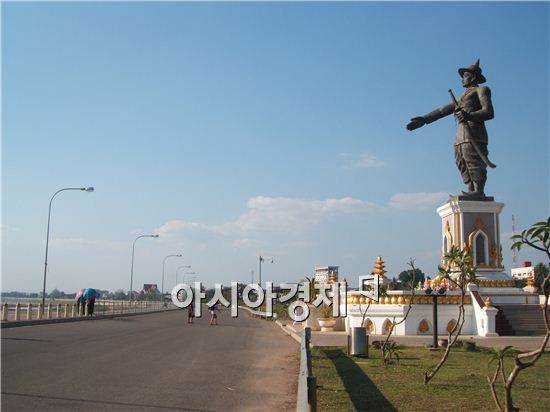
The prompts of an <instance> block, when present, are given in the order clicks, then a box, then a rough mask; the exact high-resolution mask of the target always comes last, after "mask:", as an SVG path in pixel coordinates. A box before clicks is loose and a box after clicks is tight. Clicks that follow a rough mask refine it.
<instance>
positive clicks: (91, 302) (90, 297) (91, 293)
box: [82, 288, 99, 316]
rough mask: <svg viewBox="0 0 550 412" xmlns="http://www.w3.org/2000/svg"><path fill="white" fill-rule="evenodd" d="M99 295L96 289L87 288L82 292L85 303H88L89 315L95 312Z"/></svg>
mask: <svg viewBox="0 0 550 412" xmlns="http://www.w3.org/2000/svg"><path fill="white" fill-rule="evenodd" d="M96 297H99V293H97V292H96V290H95V289H92V288H87V289H86V290H85V291H84V293H83V294H82V298H84V300H85V304H86V305H88V315H89V316H92V315H93V314H94V306H95V299H96Z"/></svg>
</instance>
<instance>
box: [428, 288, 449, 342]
mask: <svg viewBox="0 0 550 412" xmlns="http://www.w3.org/2000/svg"><path fill="white" fill-rule="evenodd" d="M446 292H447V289H446V288H444V287H440V288H439V289H437V290H434V289H432V288H431V287H428V288H427V289H426V290H424V293H425V294H426V295H427V296H431V298H432V305H433V306H432V309H433V310H432V311H433V343H432V346H433V347H434V348H437V347H438V344H437V298H440V297H443V296H445V293H446Z"/></svg>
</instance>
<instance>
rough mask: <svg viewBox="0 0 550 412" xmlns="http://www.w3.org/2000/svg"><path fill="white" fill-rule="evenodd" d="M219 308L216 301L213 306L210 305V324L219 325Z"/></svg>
mask: <svg viewBox="0 0 550 412" xmlns="http://www.w3.org/2000/svg"><path fill="white" fill-rule="evenodd" d="M219 311H220V310H219V309H218V303H214V304H213V305H212V306H210V325H217V324H218V315H217V314H216V312H219Z"/></svg>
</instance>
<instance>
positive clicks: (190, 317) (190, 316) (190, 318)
mask: <svg viewBox="0 0 550 412" xmlns="http://www.w3.org/2000/svg"><path fill="white" fill-rule="evenodd" d="M194 319H195V307H194V302H193V301H191V303H190V304H189V306H187V323H195V322H194Z"/></svg>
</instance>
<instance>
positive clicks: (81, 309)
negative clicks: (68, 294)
mask: <svg viewBox="0 0 550 412" xmlns="http://www.w3.org/2000/svg"><path fill="white" fill-rule="evenodd" d="M85 290H86V289H85V288H82V289H80V290H79V291H78V293H77V294H76V297H75V299H76V308H77V310H78V313H79V314H81V315H84V304H85V303H84V302H85V299H84V297H83V295H84V291H85Z"/></svg>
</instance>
